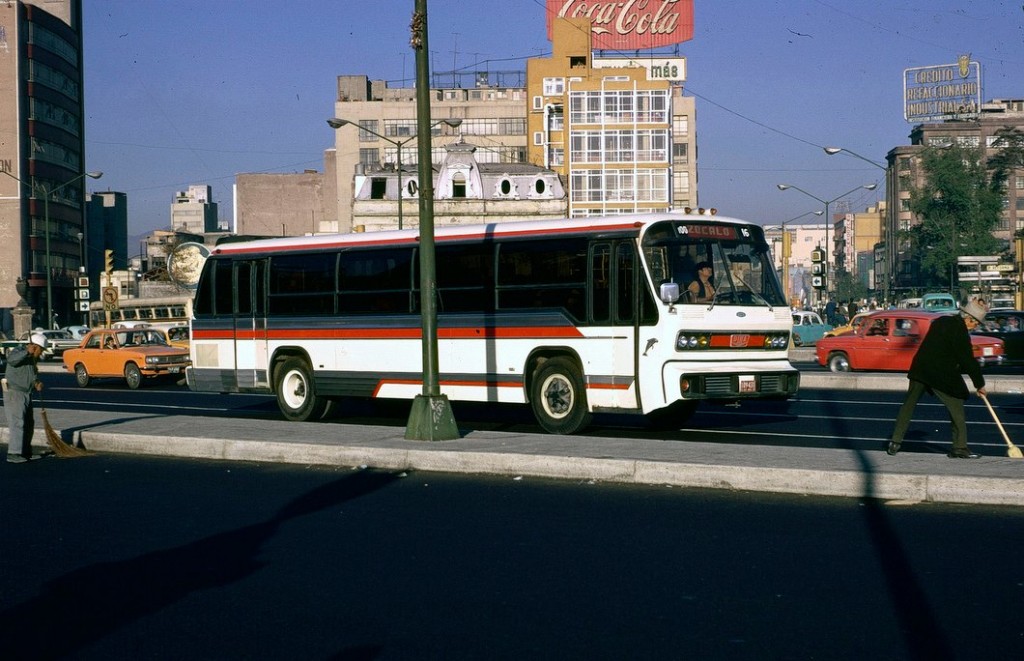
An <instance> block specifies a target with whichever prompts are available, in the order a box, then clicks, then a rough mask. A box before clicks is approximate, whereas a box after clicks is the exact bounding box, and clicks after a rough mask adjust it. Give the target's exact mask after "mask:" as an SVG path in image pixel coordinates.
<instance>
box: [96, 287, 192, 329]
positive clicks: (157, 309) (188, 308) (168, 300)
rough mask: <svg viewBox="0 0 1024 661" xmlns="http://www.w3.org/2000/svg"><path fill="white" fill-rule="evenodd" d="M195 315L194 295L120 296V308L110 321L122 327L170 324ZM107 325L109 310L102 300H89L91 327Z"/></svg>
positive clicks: (184, 322)
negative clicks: (193, 309)
mask: <svg viewBox="0 0 1024 661" xmlns="http://www.w3.org/2000/svg"><path fill="white" fill-rule="evenodd" d="M191 318H192V295H191V294H182V295H176V296H154V297H146V298H121V299H118V301H117V308H116V309H114V310H111V311H110V325H111V326H114V325H117V326H118V327H119V328H131V327H132V326H136V325H142V324H148V325H150V326H161V327H170V326H175V325H180V324H187V323H188V322H189V319H191ZM106 325H107V311H106V310H105V309H104V307H103V301H93V302H92V303H90V304H89V326H90V328H104V327H106Z"/></svg>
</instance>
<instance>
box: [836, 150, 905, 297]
mask: <svg viewBox="0 0 1024 661" xmlns="http://www.w3.org/2000/svg"><path fill="white" fill-rule="evenodd" d="M822 149H823V150H824V151H825V153H826V154H828V155H829V156H835V155H836V154H838V153H839V152H845V153H846V154H849V155H850V156H853V157H854V158H859V159H860V160H862V161H864V162H865V163H870V164H871V165H874V166H875V167H876V168H879V169H881V170H884V171H885V197H886V202H885V246H886V248H885V252H886V254H887V255H888V256H889V258H890V259H889V260H888V262H889V263H888V266H887V268H888V269H889V272H887V273H886V274H885V287H884V290H883V294H882V296H883V298H884V299H888V298H889V285H890V284H891V280H892V272H891V270H892V269H893V268H895V265H896V259H895V256H896V249H897V246H896V241H895V236H896V220H895V219H896V187H895V183H894V178H893V176H892V170H891V169H890V167H889V165H888V163H887V164H886V165H880V164H879V163H876V162H875V161H872V160H871V159H870V158H867V157H865V156H861V155H860V154H858V153H857V152H855V151H850V150H849V149H847V148H845V147H822ZM876 275H877V273H876ZM876 286H877V281H876Z"/></svg>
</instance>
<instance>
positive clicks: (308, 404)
mask: <svg viewBox="0 0 1024 661" xmlns="http://www.w3.org/2000/svg"><path fill="white" fill-rule="evenodd" d="M276 386H277V387H276V388H275V390H276V392H277V407H278V408H279V409H281V413H282V414H283V415H284V417H285V418H287V419H288V420H292V421H295V422H307V421H310V420H319V419H320V418H322V417H323V415H324V414H325V413H326V412H327V407H328V404H330V400H329V399H327V398H326V397H319V396H317V394H316V388H315V386H314V385H313V370H312V369H310V367H309V363H307V362H306V361H305V360H303V359H301V358H289V359H287V360H285V361H284V363H283V364H282V365H281V367H280V368H279V369H278V370H277V384H276Z"/></svg>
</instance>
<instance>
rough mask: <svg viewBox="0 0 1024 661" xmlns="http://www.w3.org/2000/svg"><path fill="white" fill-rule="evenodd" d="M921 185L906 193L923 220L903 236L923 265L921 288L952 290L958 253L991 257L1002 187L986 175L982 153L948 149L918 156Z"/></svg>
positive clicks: (997, 246)
mask: <svg viewBox="0 0 1024 661" xmlns="http://www.w3.org/2000/svg"><path fill="white" fill-rule="evenodd" d="M921 167H922V169H923V171H924V184H923V185H922V186H921V187H920V188H918V187H913V188H911V189H910V210H911V211H912V212H913V213H914V214H916V215H917V216H918V217H919V218H920V219H921V222H920V223H919V224H917V225H915V226H913V227H911V228H910V229H909V230H907V231H906V233H905V234H904V236H905V238H909V239H910V241H911V246H912V249H913V251H914V255H915V256H916V257H917V259H918V261H919V263H920V265H921V280H922V281H923V282H922V284H925V285H927V286H930V287H934V286H941V285H945V284H948V286H949V288H950V290H952V288H953V285H954V283H953V277H954V274H955V272H956V260H957V257H959V256H961V255H994V254H997V253H998V252H999V251H1000V249H1001V245H1000V242H999V241H998V240H997V239H996V238H995V237H994V236H993V235H992V232H993V230H995V229H996V227H997V226H998V224H999V218H1000V214H1001V212H1002V200H1003V190H1004V188H1005V181H1004V182H1003V186H1000V185H999V182H998V181H997V180H996V178H995V177H993V176H991V175H990V171H989V169H988V167H987V162H986V161H985V158H984V150H982V149H980V148H979V149H972V148H966V147H962V146H960V145H956V144H954V145H951V146H949V147H945V148H928V149H925V150H924V151H923V152H922V153H921Z"/></svg>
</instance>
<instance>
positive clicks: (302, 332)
mask: <svg viewBox="0 0 1024 661" xmlns="http://www.w3.org/2000/svg"><path fill="white" fill-rule="evenodd" d="M421 335H422V329H420V328H320V329H281V330H270V331H267V332H266V339H272V340H385V339H418V338H419V337H421ZM437 336H438V338H441V339H446V340H474V339H492V338H531V337H536V338H548V337H583V334H582V333H580V331H579V329H578V328H575V327H573V326H558V327H550V326H522V327H513V328H479V327H477V328H440V329H438V331H437ZM192 338H193V339H194V340H231V339H238V340H257V339H264V336H263V334H262V333H257V332H256V331H253V330H239V331H238V332H237V333H233V332H232V331H229V330H196V331H194V332H193V333H192Z"/></svg>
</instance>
